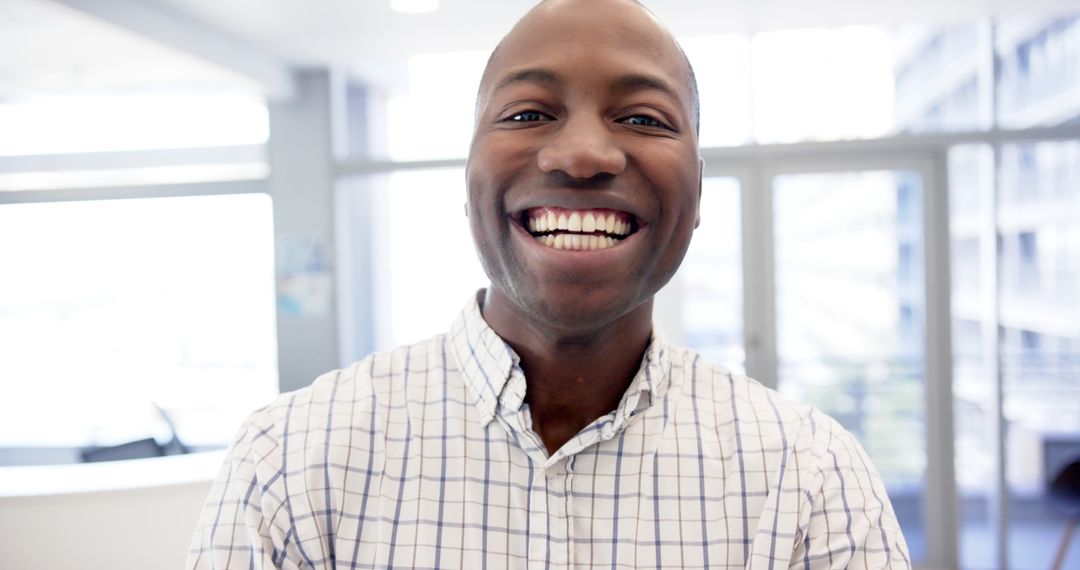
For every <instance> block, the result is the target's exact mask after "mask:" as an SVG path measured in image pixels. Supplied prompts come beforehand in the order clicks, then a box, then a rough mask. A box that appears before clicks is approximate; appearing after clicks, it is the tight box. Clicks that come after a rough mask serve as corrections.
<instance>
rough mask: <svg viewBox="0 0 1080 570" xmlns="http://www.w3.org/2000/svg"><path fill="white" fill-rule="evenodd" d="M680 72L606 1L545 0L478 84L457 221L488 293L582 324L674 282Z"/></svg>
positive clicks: (691, 182)
mask: <svg viewBox="0 0 1080 570" xmlns="http://www.w3.org/2000/svg"><path fill="white" fill-rule="evenodd" d="M689 84H690V71H689V68H688V66H687V64H686V61H685V59H684V58H683V56H682V54H681V52H680V51H679V50H678V48H677V46H676V45H675V44H674V42H673V41H672V40H671V38H670V36H669V35H668V34H667V33H666V32H665V31H664V30H663V29H662V28H660V27H659V26H658V25H657V24H656V22H655V21H654V20H653V19H652V17H651V16H649V15H648V14H647V13H645V12H644V11H643V10H641V9H640V8H638V7H636V6H634V5H633V4H632V3H629V2H625V1H620V0H605V1H598V0H588V1H576V2H575V1H573V0H571V1H565V2H564V1H550V2H547V3H545V4H542V5H541V6H539V7H538V8H537V9H534V10H533V12H531V13H530V14H529V15H528V16H526V17H525V19H523V20H522V21H521V22H520V23H519V24H518V25H517V27H515V28H514V30H513V31H512V32H511V33H510V35H508V36H507V37H506V39H504V40H503V43H502V44H501V46H500V47H499V48H498V50H497V52H496V54H495V55H494V57H493V59H492V61H491V63H490V65H489V67H488V69H487V71H486V72H485V74H484V79H483V81H482V84H481V88H480V93H479V99H478V103H477V124H476V131H475V134H474V137H473V141H472V148H471V151H470V154H469V162H468V166H467V168H466V177H467V182H468V189H469V204H468V213H469V219H470V225H471V229H472V233H473V237H474V239H475V241H476V246H477V250H478V252H479V254H480V258H481V262H482V263H483V265H484V269H485V271H486V272H487V274H488V276H489V277H490V278H491V281H492V287H493V291H492V293H493V294H495V295H502V296H504V297H505V298H506V299H507V300H509V301H510V303H511V305H512V306H514V307H515V308H516V309H520V314H521V315H523V316H525V317H526V318H527V320H528V321H530V322H535V323H537V324H547V325H551V326H556V327H559V328H561V329H564V330H578V331H582V332H585V331H589V330H596V328H597V327H602V326H605V325H607V324H610V323H611V322H613V321H614V320H615V319H618V318H619V317H621V316H623V315H625V314H626V313H628V312H629V311H631V310H633V309H634V308H636V307H639V306H641V305H642V304H643V303H645V302H647V301H649V300H650V299H651V298H652V296H653V294H654V293H656V291H657V290H659V289H660V288H661V287H662V286H663V285H664V284H665V283H667V281H668V280H669V279H670V278H671V276H672V275H673V274H674V273H675V270H676V269H677V268H678V266H679V264H680V263H681V261H682V259H683V256H684V255H685V253H686V249H687V246H688V245H689V243H690V236H691V234H692V233H693V229H694V227H695V225H696V221H697V215H698V198H699V194H700V189H701V163H700V159H699V155H698V150H697V136H696V133H695V125H694V120H695V119H694V117H693V113H692V110H691V94H690V89H689Z"/></svg>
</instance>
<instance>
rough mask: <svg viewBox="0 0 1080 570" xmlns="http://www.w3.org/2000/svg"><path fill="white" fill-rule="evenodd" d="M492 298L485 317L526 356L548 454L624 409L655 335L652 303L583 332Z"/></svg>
mask: <svg viewBox="0 0 1080 570" xmlns="http://www.w3.org/2000/svg"><path fill="white" fill-rule="evenodd" d="M487 299H488V301H487V302H486V304H485V307H484V311H483V315H484V319H485V320H486V321H487V323H488V325H489V326H491V328H492V329H493V330H494V331H495V332H496V333H497V334H498V335H499V336H500V337H501V338H502V339H503V340H505V341H506V342H507V343H508V344H509V345H510V346H511V347H512V348H513V349H514V351H515V352H517V354H518V356H519V357H520V358H521V367H522V369H523V370H524V372H525V382H526V401H528V403H529V410H530V413H531V415H532V421H533V431H535V432H536V433H537V435H539V436H540V439H541V440H542V441H543V442H544V446H545V447H546V448H547V450H548V453H554V452H555V451H557V450H558V449H559V448H560V447H562V446H563V444H564V443H566V442H567V441H569V440H570V439H571V438H572V437H574V436H575V435H577V434H578V433H579V432H580V431H581V430H582V428H584V427H585V426H587V425H589V424H590V423H592V422H593V421H594V420H596V419H597V418H599V417H601V416H603V415H604V414H607V413H609V412H611V411H612V410H614V409H615V408H616V407H618V405H619V401H620V400H621V399H622V397H623V394H624V393H625V392H626V389H627V387H628V386H629V385H630V382H631V381H632V380H633V378H634V375H635V374H636V373H637V371H638V369H639V368H640V367H641V359H642V357H643V356H644V354H645V350H646V349H647V347H648V344H649V339H650V337H651V335H652V302H651V301H650V302H648V303H645V304H643V305H642V306H639V307H636V308H635V309H633V310H632V311H631V312H629V313H627V314H626V315H623V316H622V317H620V318H618V319H616V320H615V321H614V322H613V323H610V324H608V325H606V326H604V327H601V328H599V329H598V330H595V331H586V332H585V333H584V334H583V333H582V332H581V331H575V332H567V331H565V330H559V329H556V328H554V327H548V326H544V325H543V324H541V323H536V322H531V321H524V320H522V319H520V318H518V313H517V312H516V311H510V310H506V309H507V307H504V306H501V301H505V299H500V300H494V301H493V300H492V296H491V295H490V294H489V295H488V297H487Z"/></svg>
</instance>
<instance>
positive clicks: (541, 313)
mask: <svg viewBox="0 0 1080 570" xmlns="http://www.w3.org/2000/svg"><path fill="white" fill-rule="evenodd" d="M534 293H535V294H534V295H529V296H528V298H526V299H522V300H521V301H522V303H521V305H522V307H521V308H522V309H524V310H525V311H526V312H527V316H528V317H529V318H531V319H532V320H534V321H535V322H536V324H538V325H542V326H544V327H545V328H548V329H550V330H553V331H560V332H562V333H565V334H571V335H586V336H587V335H592V334H595V333H597V332H600V331H603V330H606V329H608V328H610V327H611V326H612V325H613V324H614V323H616V322H617V321H619V320H620V319H622V318H623V317H625V316H627V315H629V314H631V313H633V312H634V310H635V309H639V308H640V307H641V306H642V305H644V304H645V303H646V302H647V301H648V298H646V299H637V298H634V296H633V295H630V294H628V291H627V288H626V287H617V286H613V287H591V288H589V287H584V286H581V285H580V284H579V285H569V286H567V285H564V286H561V287H545V288H543V290H539V291H534Z"/></svg>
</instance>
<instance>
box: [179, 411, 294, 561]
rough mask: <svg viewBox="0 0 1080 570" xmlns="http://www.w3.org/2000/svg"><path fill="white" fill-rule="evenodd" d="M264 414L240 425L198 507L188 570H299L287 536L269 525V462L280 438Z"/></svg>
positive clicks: (274, 503)
mask: <svg viewBox="0 0 1080 570" xmlns="http://www.w3.org/2000/svg"><path fill="white" fill-rule="evenodd" d="M268 415H269V414H268V412H267V411H266V410H263V411H260V412H256V413H255V414H253V415H252V417H251V418H249V419H248V421H247V422H246V423H245V424H244V426H243V427H242V428H241V429H240V432H239V433H238V434H237V436H236V438H235V439H234V441H233V444H232V445H231V446H230V448H229V451H228V452H227V454H226V459H225V463H224V464H223V465H222V467H221V471H220V472H219V474H218V476H217V479H216V480H215V481H214V483H213V485H212V486H211V488H210V495H209V497H207V500H206V503H205V505H204V506H203V511H202V515H201V516H200V518H199V523H198V527H197V528H196V530H195V535H194V537H193V538H192V543H191V548H190V550H189V551H188V558H187V564H186V568H188V570H223V569H227V568H228V569H231V568H244V569H253V570H268V569H271V568H298V567H299V565H297V564H294V563H291V562H290V561H289V560H288V557H287V556H286V555H285V554H283V553H287V551H288V546H287V538H288V537H290V535H291V533H290V532H289V531H288V530H287V529H283V528H280V527H279V526H278V525H276V524H275V523H274V520H273V519H274V516H275V514H276V513H277V512H279V511H280V510H281V504H280V503H281V501H280V500H278V499H277V498H275V492H274V489H273V483H274V481H275V480H276V479H278V478H280V476H281V474H280V471H277V475H275V469H274V468H273V464H272V463H273V460H274V458H276V457H277V456H279V455H280V450H278V447H279V446H278V440H277V438H278V437H279V435H278V434H277V433H275V430H274V426H273V424H272V423H270V424H269V425H265V424H267V423H268V422H266V421H262V422H260V421H259V420H260V419H264V418H266V417H267V416H268Z"/></svg>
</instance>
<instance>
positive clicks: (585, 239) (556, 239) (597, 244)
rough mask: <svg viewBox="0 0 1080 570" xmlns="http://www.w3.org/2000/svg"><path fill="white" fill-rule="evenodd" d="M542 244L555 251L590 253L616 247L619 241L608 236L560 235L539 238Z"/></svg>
mask: <svg viewBox="0 0 1080 570" xmlns="http://www.w3.org/2000/svg"><path fill="white" fill-rule="evenodd" d="M536 239H537V240H539V241H540V243H542V244H544V245H546V246H548V247H551V248H554V249H568V250H572V251H590V250H594V249H607V248H609V247H612V246H614V245H615V244H616V243H618V242H619V240H616V239H614V238H610V237H607V236H597V235H579V234H558V235H551V234H548V235H544V236H537V238H536Z"/></svg>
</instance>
